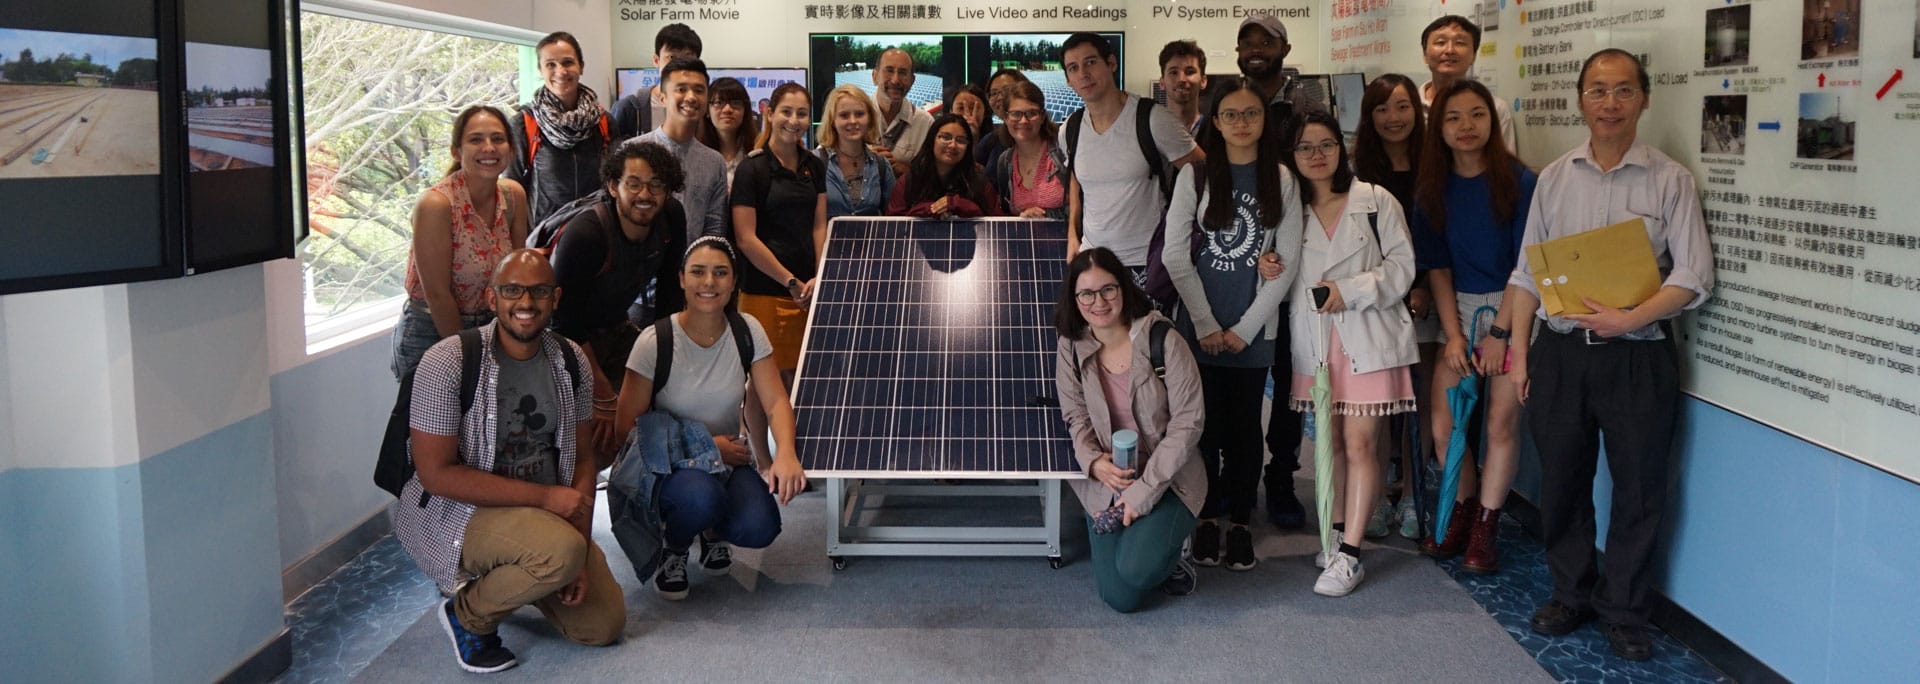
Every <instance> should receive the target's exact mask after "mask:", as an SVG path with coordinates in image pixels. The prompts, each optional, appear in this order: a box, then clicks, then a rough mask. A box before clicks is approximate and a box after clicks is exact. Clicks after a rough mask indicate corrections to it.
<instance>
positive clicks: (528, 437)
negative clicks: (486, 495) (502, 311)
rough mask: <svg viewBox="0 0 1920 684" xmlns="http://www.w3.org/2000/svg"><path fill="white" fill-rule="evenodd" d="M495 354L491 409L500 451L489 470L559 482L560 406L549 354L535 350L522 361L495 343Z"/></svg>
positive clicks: (536, 480)
mask: <svg viewBox="0 0 1920 684" xmlns="http://www.w3.org/2000/svg"><path fill="white" fill-rule="evenodd" d="M503 334H504V333H503ZM493 358H494V359H495V360H497V361H499V363H500V383H499V386H498V387H497V389H496V394H497V396H498V397H499V398H500V405H499V406H498V408H497V411H498V413H497V414H496V415H495V420H497V421H498V423H497V425H498V426H499V427H498V428H497V429H496V430H495V432H496V433H497V434H498V435H499V440H498V441H499V450H500V452H499V455H498V456H497V457H495V458H494V460H493V473H494V474H495V475H500V476H502V477H510V478H513V479H515V480H521V481H525V482H533V483H536V484H543V485H558V484H560V448H559V447H558V446H556V444H557V441H556V440H555V439H554V428H555V427H557V426H558V424H559V422H560V417H559V416H560V412H559V410H558V407H557V406H556V405H555V401H556V400H555V399H554V396H553V374H552V371H551V370H549V369H548V368H547V355H546V354H545V353H544V352H541V353H535V354H534V355H533V358H531V359H527V360H525V361H521V360H519V359H515V358H513V357H511V356H508V355H507V353H506V351H505V350H502V349H500V348H499V347H498V346H496V347H495V348H494V350H493Z"/></svg>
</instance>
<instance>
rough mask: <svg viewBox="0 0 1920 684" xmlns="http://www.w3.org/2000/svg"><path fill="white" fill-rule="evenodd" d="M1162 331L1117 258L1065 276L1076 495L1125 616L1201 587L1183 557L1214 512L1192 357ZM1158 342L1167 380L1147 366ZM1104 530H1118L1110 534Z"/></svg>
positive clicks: (1063, 345)
mask: <svg viewBox="0 0 1920 684" xmlns="http://www.w3.org/2000/svg"><path fill="white" fill-rule="evenodd" d="M1165 322H1166V318H1164V317H1162V316H1161V315H1160V314H1157V313H1154V311H1153V306H1152V303H1151V302H1150V301H1149V300H1148V298H1147V294H1146V292H1144V291H1142V290H1141V289H1140V287H1139V286H1138V285H1135V284H1134V282H1133V278H1132V277H1131V276H1129V275H1128V271H1127V269H1126V267H1125V266H1123V265H1121V263H1120V259H1119V258H1118V257H1116V256H1114V255H1113V252H1111V251H1108V250H1106V249H1104V248H1094V249H1089V250H1086V251H1083V252H1081V253H1080V254H1079V255H1078V256H1075V257H1074V258H1073V261H1072V262H1070V263H1069V264H1068V265H1067V276H1066V279H1065V282H1064V283H1063V284H1062V286H1061V292H1060V298H1059V301H1058V302H1057V303H1056V304H1055V306H1054V327H1055V328H1056V329H1057V330H1058V331H1059V333H1060V343H1059V354H1058V358H1057V363H1056V364H1055V370H1054V382H1055V384H1056V385H1057V386H1058V388H1059V391H1060V409H1061V412H1062V413H1063V414H1064V417H1065V418H1066V421H1067V429H1068V431H1069V432H1070V433H1072V435H1073V452H1074V457H1075V458H1076V459H1077V460H1078V461H1079V462H1080V466H1081V467H1082V468H1085V469H1086V472H1087V477H1086V479H1080V480H1073V481H1072V483H1073V488H1074V494H1075V495H1077V496H1079V498H1080V504H1081V505H1082V506H1084V507H1085V508H1086V510H1087V528H1088V537H1089V542H1090V545H1091V546H1092V550H1093V573H1094V578H1095V580H1096V582H1097V584H1098V586H1099V591H1100V598H1101V599H1102V600H1104V601H1106V602H1107V605H1109V606H1112V607H1113V609H1114V610H1117V611H1120V612H1122V613H1128V612H1132V611H1134V610H1137V609H1139V607H1140V605H1141V604H1142V603H1143V602H1144V601H1145V600H1146V598H1147V596H1148V594H1149V593H1150V592H1151V591H1152V590H1153V589H1154V588H1155V587H1160V588H1162V589H1164V590H1165V591H1166V592H1167V593H1169V594H1173V595H1176V596H1184V595H1186V594H1190V593H1192V592H1193V587H1194V574H1193V567H1192V566H1191V565H1189V564H1188V563H1187V562H1186V561H1185V560H1182V559H1181V557H1180V547H1181V545H1182V543H1183V542H1185V540H1186V538H1187V537H1188V535H1190V534H1192V533H1193V528H1194V525H1195V520H1196V518H1195V516H1197V515H1198V514H1199V512H1200V507H1201V505H1202V504H1203V503H1205V501H1206V495H1207V476H1206V470H1205V469H1204V467H1202V465H1201V462H1200V454H1199V442H1200V431H1201V427H1202V423H1203V422H1204V421H1205V408H1204V407H1203V403H1202V401H1203V400H1202V398H1201V393H1200V369H1199V366H1198V365H1196V364H1195V363H1194V360H1193V352H1192V351H1190V350H1188V348H1187V344H1186V342H1185V341H1183V340H1182V339H1181V337H1180V335H1179V334H1177V333H1174V332H1173V328H1172V325H1170V324H1169V325H1156V324H1158V323H1165ZM1153 335H1161V336H1163V337H1162V344H1163V348H1162V356H1163V358H1162V359H1161V361H1162V363H1164V364H1165V365H1164V368H1165V370H1164V373H1162V372H1159V371H1157V370H1156V369H1155V368H1154V367H1153V363H1152V361H1150V360H1149V350H1150V348H1151V346H1152V345H1151V339H1152V336H1153ZM1115 407H1121V408H1122V409H1123V410H1117V411H1116V410H1114V408H1115ZM1122 429H1126V430H1133V431H1134V432H1136V433H1138V434H1139V437H1140V439H1139V445H1138V447H1137V449H1136V452H1137V453H1136V454H1135V455H1134V457H1133V459H1132V462H1131V463H1129V464H1128V465H1129V467H1128V468H1120V467H1119V466H1116V465H1115V464H1114V460H1113V433H1114V432H1115V431H1116V430H1122ZM1101 518H1107V519H1109V521H1110V522H1113V523H1117V524H1113V525H1111V527H1112V529H1110V530H1107V529H1105V528H1106V527H1107V525H1105V524H1100V523H1098V522H1097V521H1099V520H1100V519H1101Z"/></svg>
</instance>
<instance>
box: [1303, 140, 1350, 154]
mask: <svg viewBox="0 0 1920 684" xmlns="http://www.w3.org/2000/svg"><path fill="white" fill-rule="evenodd" d="M1339 149H1340V143H1337V142H1334V141H1332V140H1328V141H1326V142H1323V143H1320V144H1318V145H1307V144H1300V145H1294V146H1293V153H1294V154H1295V155H1297V156H1301V157H1308V158H1312V157H1318V156H1321V155H1329V156H1330V155H1333V154H1335V152H1336V151H1337V150H1339Z"/></svg>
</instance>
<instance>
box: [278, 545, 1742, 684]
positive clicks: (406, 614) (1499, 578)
mask: <svg viewBox="0 0 1920 684" xmlns="http://www.w3.org/2000/svg"><path fill="white" fill-rule="evenodd" d="M1266 532H1270V530H1268V531H1266ZM1500 535H1501V544H1500V547H1501V570H1500V572H1499V573H1498V574H1495V575H1491V576H1486V577H1482V576H1479V575H1472V574H1467V573H1463V572H1460V570H1459V561H1458V560H1452V561H1445V562H1442V563H1441V566H1442V567H1443V568H1445V569H1446V570H1447V572H1448V573H1449V574H1450V575H1452V576H1453V577H1454V579H1455V580H1456V581H1458V582H1459V583H1460V584H1461V585H1462V586H1464V587H1466V589H1467V590H1468V592H1469V593H1471V594H1472V595H1473V597H1474V600H1476V601H1479V602H1480V605H1481V606H1483V607H1485V608H1486V610H1487V612H1488V613H1489V614H1491V615H1492V616H1493V617H1494V618H1495V619H1496V620H1498V621H1499V622H1500V624H1501V625H1502V626H1503V627H1505V628H1506V630H1507V634H1509V635H1510V636H1512V637H1513V638H1514V640H1515V641H1518V642H1519V643H1520V645H1521V646H1522V647H1524V648H1525V649H1526V650H1527V651H1528V652H1529V653H1532V654H1533V656H1534V659H1535V660H1536V661H1537V662H1539V663H1540V666H1541V667H1542V668H1543V669H1545V670H1546V671H1547V672H1548V673H1549V674H1551V675H1552V676H1553V677H1554V678H1556V679H1559V680H1560V681H1563V682H1647V681H1658V682H1716V683H1717V682H1730V681H1731V680H1729V679H1727V678H1726V677H1725V676H1723V675H1721V674H1720V673H1719V672H1718V671H1716V670H1714V669H1713V667H1712V666H1710V665H1708V664H1707V663H1706V662H1705V661H1704V660H1701V659H1700V657H1699V656H1697V655H1695V654H1694V653H1693V652H1692V651H1689V650H1687V648H1686V647H1685V646H1683V645H1681V644H1680V643H1679V642H1677V641H1674V640H1673V639H1672V638H1669V637H1667V636H1665V635H1664V634H1660V635H1656V640H1655V642H1654V649H1655V651H1654V653H1655V655H1654V659H1653V661H1651V662H1648V663H1631V662H1627V661H1623V660H1620V659H1619V658H1615V657H1613V655H1612V654H1611V653H1610V652H1609V651H1608V648H1607V640H1606V637H1605V636H1604V635H1602V634H1601V633H1600V631H1599V629H1598V628H1597V627H1595V626H1587V627H1584V628H1582V629H1581V630H1580V631H1578V632H1575V633H1573V634H1571V635H1569V636H1566V637H1560V638H1550V637H1543V636H1540V635H1537V634H1534V633H1533V632H1531V631H1529V630H1528V628H1527V618H1528V617H1529V616H1531V615H1532V614H1533V609H1534V607H1535V606H1537V605H1538V604H1539V603H1540V602H1542V601H1544V600H1545V599H1546V597H1547V596H1548V595H1549V594H1550V593H1551V582H1550V580H1549V579H1548V576H1547V568H1546V556H1545V553H1544V550H1543V549H1542V548H1541V546H1540V545H1539V544H1538V543H1537V542H1534V541H1533V540H1532V539H1530V538H1528V537H1527V536H1526V533H1525V532H1524V531H1522V530H1521V529H1520V526H1519V525H1518V524H1516V523H1514V522H1513V521H1512V520H1506V521H1504V522H1503V523H1502V525H1501V532H1500ZM438 600H439V593H438V592H436V591H435V590H434V587H433V583H432V582H430V581H428V580H427V579H426V578H425V577H424V576H422V575H421V574H420V573H419V572H418V571H417V570H415V569H414V566H413V562H412V560H410V559H409V558H408V557H407V555H406V552H405V551H404V550H402V549H401V548H400V544H399V542H397V541H395V540H394V539H393V538H392V537H387V538H385V539H382V540H381V541H380V542H379V543H377V544H375V545H374V546H373V547H372V548H370V549H368V550H367V551H366V552H365V553H363V554H361V555H360V557H358V558H356V559H354V560H353V562H351V563H349V564H347V565H346V566H345V567H343V568H341V569H340V571H339V572H336V573H334V575H333V576H331V577H328V578H327V579H326V580H325V581H323V582H321V583H320V584H319V585H318V586H315V587H314V588H313V590H312V591H309V592H307V593H306V594H305V595H303V596H301V597H300V598H299V599H297V600H295V601H294V602H293V604H291V605H289V606H288V617H287V619H288V622H289V623H290V625H291V627H292V630H293V649H294V657H293V667H292V668H291V669H289V670H288V671H287V672H286V673H285V674H284V675H283V676H282V677H281V679H280V681H285V682H344V681H348V680H351V679H352V678H353V677H354V676H355V675H356V674H358V673H359V672H360V671H361V669H363V668H365V667H366V666H367V663H369V662H372V661H373V659H374V657H376V656H378V655H379V654H380V653H381V652H382V651H384V650H385V649H386V648H387V646H388V645H389V644H391V643H392V642H393V640H394V639H395V638H396V637H398V636H399V635H400V633H401V632H402V631H405V630H406V629H407V628H408V627H411V626H412V625H413V623H414V622H415V621H417V620H418V619H419V618H420V615H421V613H422V612H424V611H425V610H426V609H427V608H428V607H430V606H432V605H433V604H434V603H435V602H437V601H438Z"/></svg>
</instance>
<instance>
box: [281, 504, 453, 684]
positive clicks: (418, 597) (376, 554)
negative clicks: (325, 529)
mask: <svg viewBox="0 0 1920 684" xmlns="http://www.w3.org/2000/svg"><path fill="white" fill-rule="evenodd" d="M439 601H440V592H439V590H438V589H436V588H435V587H434V585H433V580H430V579H427V577H426V576H425V575H422V574H420V571H419V569H418V568H416V567H415V566H414V564H413V559H412V558H410V557H408V556H407V552H406V550H405V549H402V548H401V547H400V542H399V541H398V540H395V539H394V538H393V537H392V536H388V537H386V538H384V539H381V540H380V541H379V542H378V543H375V544H374V545H373V546H372V547H369V548H368V549H367V550H366V551H365V552H362V553H361V554H360V555H359V557H357V558H354V559H353V560H352V561H349V562H348V563H347V564H346V565H344V566H341V568H340V569H339V570H338V571H335V572H334V573H333V574H332V575H330V576H328V577H327V578H326V579H324V580H321V581H320V583H319V584H316V585H314V587H313V588H312V589H310V590H308V591H307V593H305V594H302V595H301V596H300V598H297V599H294V601H293V603H290V604H288V605H287V624H288V625H290V628H291V630H292V632H293V666H292V667H290V668H288V669H287V671H286V672H285V673H284V674H282V675H281V676H280V678H279V679H278V680H277V681H282V682H298V683H301V684H305V683H307V682H346V681H351V680H352V679H353V678H354V676H355V675H358V674H359V673H360V671H361V670H362V669H364V668H366V666H367V663H370V662H373V659H374V658H375V657H377V656H379V655H380V653H381V652H383V651H385V650H387V646H388V645H390V644H392V643H393V640H394V639H397V638H399V636H400V633H401V632H404V631H406V629H407V628H408V627H411V626H413V623H414V622H416V621H418V620H419V619H420V613H421V612H423V611H425V610H426V609H427V608H429V607H431V606H432V605H434V604H435V603H437V602H439Z"/></svg>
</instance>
